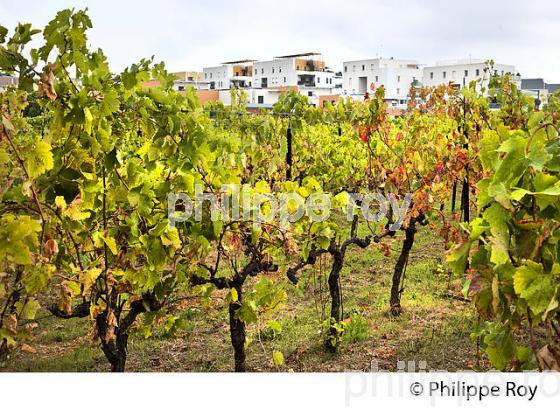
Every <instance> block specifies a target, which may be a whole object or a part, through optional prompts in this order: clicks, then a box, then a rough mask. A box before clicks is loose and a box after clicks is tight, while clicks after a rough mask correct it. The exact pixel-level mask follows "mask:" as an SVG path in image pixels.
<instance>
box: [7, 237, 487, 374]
mask: <svg viewBox="0 0 560 410" xmlns="http://www.w3.org/2000/svg"><path fill="white" fill-rule="evenodd" d="M362 233H365V232H362ZM400 244H401V241H400V237H399V238H396V239H395V240H394V243H393V252H392V253H391V256H389V257H385V256H383V255H382V254H381V253H380V252H379V251H378V250H377V249H376V248H375V247H373V246H370V247H369V248H367V249H365V250H362V249H357V248H351V249H350V250H349V251H348V253H347V257H346V261H345V266H344V269H343V271H342V275H341V283H342V289H343V302H344V314H345V316H352V315H355V316H359V317H362V318H364V319H365V321H366V326H365V329H362V330H361V333H360V335H359V337H356V338H355V339H356V340H345V341H344V342H343V343H342V345H341V347H340V349H339V352H338V353H336V354H332V353H327V352H326V351H325V350H324V348H323V339H322V335H321V324H322V322H323V320H324V319H325V318H326V317H327V316H328V312H329V298H328V289H327V287H326V275H327V274H328V270H329V259H328V257H326V256H325V257H324V260H322V261H321V263H320V264H318V265H316V266H315V267H310V268H308V269H307V270H306V271H305V272H303V273H302V275H301V281H300V284H299V285H298V288H297V289H296V288H295V287H293V286H291V285H288V288H287V289H288V304H287V305H286V306H285V307H284V308H283V309H282V310H281V311H280V312H278V313H276V314H275V315H274V319H275V320H277V321H278V322H279V323H280V324H281V325H282V330H281V332H280V333H279V334H274V332H272V331H271V330H270V329H267V324H266V321H264V322H263V323H259V324H257V325H255V324H253V325H250V326H249V327H248V338H249V342H248V345H247V367H248V369H249V370H251V371H296V372H300V371H307V372H310V371H312V372H325V371H329V372H330V371H345V370H369V369H370V368H371V366H372V363H373V364H374V365H377V366H378V367H379V368H380V369H384V370H396V369H397V368H398V366H399V364H398V362H399V361H401V362H402V361H405V362H408V361H415V362H416V363H418V362H420V361H425V362H426V365H427V367H428V368H429V369H437V370H443V369H445V370H448V371H459V370H466V369H469V368H472V367H474V366H475V365H476V363H477V355H476V346H475V345H474V344H473V343H472V342H471V340H470V332H471V329H472V324H473V321H474V320H476V314H475V312H474V308H473V307H472V305H470V304H468V303H465V302H462V301H459V300H456V299H454V298H449V297H448V296H447V295H448V292H447V290H448V287H449V280H448V277H447V275H445V274H441V273H437V272H438V270H437V269H436V267H438V265H440V264H441V263H442V260H441V257H442V255H443V244H442V243H441V239H440V238H439V237H438V236H437V235H436V234H435V233H434V232H433V230H432V229H430V227H420V228H419V232H418V234H417V240H416V243H415V245H414V247H413V249H412V252H411V256H410V261H409V264H408V268H407V271H406V278H405V282H404V292H403V294H402V300H401V303H402V307H403V311H404V313H403V314H402V315H401V316H400V317H397V318H395V317H392V316H391V315H390V314H389V309H388V306H389V291H390V287H391V275H392V271H393V266H394V263H395V260H396V258H397V257H398V252H399V247H400ZM275 280H278V281H284V278H283V277H282V276H280V274H277V276H276V278H275ZM214 296H215V297H214V298H213V299H212V306H211V307H209V308H206V307H204V306H202V305H201V304H200V303H199V301H197V300H192V299H191V300H190V301H189V304H188V306H185V307H184V309H183V310H182V312H181V315H182V316H183V317H184V318H185V319H186V322H187V328H186V329H185V330H184V331H182V332H180V333H179V334H178V335H177V337H175V338H168V337H165V336H163V335H160V334H156V335H155V336H154V337H151V338H148V339H144V337H143V336H142V335H141V334H139V333H134V334H132V336H131V338H130V340H129V352H128V361H127V370H128V371H187V372H191V371H194V372H214V371H231V370H232V367H233V350H232V348H231V345H230V340H229V327H228V315H227V308H226V304H225V302H224V297H225V295H223V294H222V293H220V292H218V291H217V292H215V294H214ZM222 296H224V297H222ZM41 315H42V316H45V314H44V312H42V313H39V316H41ZM89 330H90V323H89V320H88V319H87V318H86V319H72V320H68V321H62V320H59V319H55V318H52V317H46V318H44V319H43V320H39V321H38V327H37V328H36V329H35V330H34V334H35V339H34V340H33V341H30V342H29V344H30V345H32V346H33V347H34V348H35V349H36V350H37V352H36V353H28V352H22V351H15V352H14V353H12V354H11V357H10V358H9V359H8V360H7V361H6V362H5V363H3V364H0V370H2V371H68V372H75V371H107V370H108V369H109V366H108V363H107V361H106V360H105V358H104V356H103V353H102V352H101V349H100V348H99V346H98V345H97V344H96V343H93V342H92V341H90V339H89V337H88V332H89ZM362 331H363V332H362ZM273 351H280V352H282V353H283V355H284V358H285V362H284V364H283V365H281V366H275V365H274V364H273V362H272V353H273ZM480 365H481V366H484V363H482V364H480Z"/></svg>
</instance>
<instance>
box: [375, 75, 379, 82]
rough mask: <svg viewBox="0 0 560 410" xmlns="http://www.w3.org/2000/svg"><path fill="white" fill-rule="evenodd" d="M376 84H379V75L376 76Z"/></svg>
mask: <svg viewBox="0 0 560 410" xmlns="http://www.w3.org/2000/svg"><path fill="white" fill-rule="evenodd" d="M375 82H376V83H378V82H379V76H378V75H376V76H375Z"/></svg>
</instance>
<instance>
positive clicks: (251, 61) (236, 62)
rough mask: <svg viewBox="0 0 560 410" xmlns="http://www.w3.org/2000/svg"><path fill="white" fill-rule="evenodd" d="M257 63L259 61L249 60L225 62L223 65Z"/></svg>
mask: <svg viewBox="0 0 560 410" xmlns="http://www.w3.org/2000/svg"><path fill="white" fill-rule="evenodd" d="M255 61H257V60H251V59H249V58H247V59H245V60H236V61H225V62H223V63H221V64H238V63H254V62H255Z"/></svg>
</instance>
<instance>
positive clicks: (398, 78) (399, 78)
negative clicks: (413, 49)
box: [397, 75, 401, 83]
mask: <svg viewBox="0 0 560 410" xmlns="http://www.w3.org/2000/svg"><path fill="white" fill-rule="evenodd" d="M397 82H398V83H400V82H401V76H400V75H398V76H397Z"/></svg>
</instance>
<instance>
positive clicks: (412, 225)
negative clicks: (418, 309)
mask: <svg viewBox="0 0 560 410" xmlns="http://www.w3.org/2000/svg"><path fill="white" fill-rule="evenodd" d="M415 235H416V218H410V222H409V224H408V226H407V227H406V228H405V239H404V242H403V246H402V249H401V253H400V255H399V259H398V260H397V263H396V265H395V270H394V272H393V285H392V286H391V299H390V305H391V313H392V314H393V316H398V315H400V314H401V313H402V308H401V289H400V287H401V279H402V276H403V273H404V270H405V268H406V264H407V263H408V257H409V255H410V250H411V249H412V245H413V244H414V236H415Z"/></svg>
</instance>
